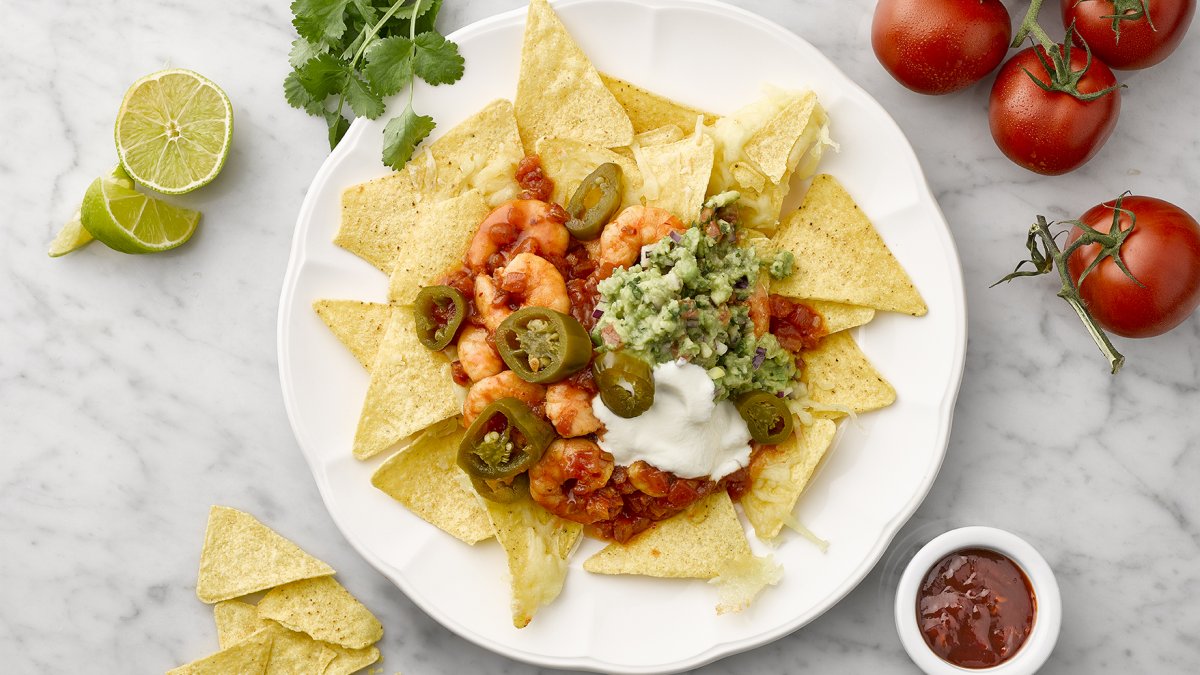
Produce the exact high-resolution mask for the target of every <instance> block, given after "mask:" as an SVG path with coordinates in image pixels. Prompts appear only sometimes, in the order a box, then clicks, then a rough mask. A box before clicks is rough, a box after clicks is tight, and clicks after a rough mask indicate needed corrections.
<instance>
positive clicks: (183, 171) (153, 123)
mask: <svg viewBox="0 0 1200 675" xmlns="http://www.w3.org/2000/svg"><path fill="white" fill-rule="evenodd" d="M115 137H116V143H117V155H118V157H119V158H120V160H121V164H122V165H123V166H124V167H125V170H126V171H128V172H129V175H130V177H132V178H133V180H135V181H137V183H138V184H140V185H144V186H146V187H148V188H150V189H151V190H154V191H156V192H161V193H163V194H183V193H185V192H191V191H192V190H195V189H196V188H198V187H200V186H202V185H207V184H208V183H209V182H211V181H212V180H213V179H214V178H216V177H217V174H218V173H220V171H221V167H223V166H224V165H225V158H226V157H227V156H228V154H229V142H230V140H231V139H232V138H233V107H232V106H231V105H230V103H229V97H227V96H226V95H225V92H223V91H221V88H220V87H218V86H217V85H216V84H213V82H212V81H211V80H209V79H207V78H205V77H203V76H201V75H199V74H198V73H194V72H192V71H190V70H182V69H173V70H164V71H160V72H157V73H153V74H151V75H147V76H146V77H143V78H142V79H140V80H138V81H137V82H134V83H133V85H132V86H131V87H129V91H127V92H125V99H124V100H123V101H121V110H120V111H119V112H118V113H117V125H116V131H115Z"/></svg>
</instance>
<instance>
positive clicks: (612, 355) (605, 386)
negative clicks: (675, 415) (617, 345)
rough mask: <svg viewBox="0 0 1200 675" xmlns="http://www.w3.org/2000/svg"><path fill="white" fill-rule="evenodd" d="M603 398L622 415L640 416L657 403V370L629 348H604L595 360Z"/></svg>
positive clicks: (616, 412)
mask: <svg viewBox="0 0 1200 675" xmlns="http://www.w3.org/2000/svg"><path fill="white" fill-rule="evenodd" d="M592 373H593V374H594V375H595V376H596V385H597V386H598V387H599V388H600V400H601V401H603V402H604V405H605V406H606V407H607V408H608V409H609V410H611V411H613V413H615V414H617V415H619V416H620V417H625V418H630V417H637V416H638V415H641V414H642V413H644V412H646V411H647V410H649V409H650V406H651V405H653V403H654V371H653V370H651V369H650V364H649V363H646V362H645V361H643V360H642V359H640V358H638V357H636V356H634V355H632V354H627V353H625V352H621V351H616V352H604V353H603V354H601V355H600V356H597V357H596V360H595V361H593V362H592Z"/></svg>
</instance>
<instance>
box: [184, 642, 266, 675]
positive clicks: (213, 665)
mask: <svg viewBox="0 0 1200 675" xmlns="http://www.w3.org/2000/svg"><path fill="white" fill-rule="evenodd" d="M270 655H271V642H270V640H262V641H255V642H242V643H240V644H236V645H234V646H232V647H230V648H229V649H222V650H221V651H219V652H217V653H215V654H209V655H208V656H206V657H204V658H202V659H200V660H199V661H192V662H191V663H189V664H187V665H186V666H179V667H178V668H173V669H171V670H168V671H167V675H229V674H230V673H237V674H238V675H263V673H265V672H266V671H267V659H268V658H270Z"/></svg>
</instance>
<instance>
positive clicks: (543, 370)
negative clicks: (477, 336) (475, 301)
mask: <svg viewBox="0 0 1200 675" xmlns="http://www.w3.org/2000/svg"><path fill="white" fill-rule="evenodd" d="M495 338H496V349H497V350H498V351H499V352H500V358H501V359H503V360H504V363H505V364H506V365H507V366H508V367H509V368H511V369H512V371H513V372H514V373H516V374H517V377H519V378H521V379H522V380H525V381H526V382H535V383H538V384H546V383H550V382H558V381H559V380H563V379H566V378H567V377H569V376H571V375H573V374H575V373H577V372H579V371H580V370H582V369H583V368H584V367H585V366H587V364H588V361H591V360H592V338H591V336H590V335H588V332H587V330H585V329H584V327H583V326H582V325H581V324H580V323H579V322H578V321H576V320H575V318H574V317H572V316H570V315H567V314H563V313H561V312H556V311H554V310H552V309H547V308H545V307H524V308H522V309H519V310H517V311H515V312H513V313H512V314H510V315H509V316H508V318H507V319H505V320H504V321H502V322H501V323H500V326H499V327H497V328H496V333H495Z"/></svg>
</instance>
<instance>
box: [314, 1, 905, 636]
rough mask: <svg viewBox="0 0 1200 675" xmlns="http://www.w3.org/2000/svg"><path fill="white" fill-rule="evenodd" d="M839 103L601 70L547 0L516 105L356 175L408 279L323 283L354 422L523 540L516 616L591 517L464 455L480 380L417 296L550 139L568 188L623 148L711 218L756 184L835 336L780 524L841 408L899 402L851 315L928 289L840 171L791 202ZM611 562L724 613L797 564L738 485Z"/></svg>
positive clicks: (790, 520)
mask: <svg viewBox="0 0 1200 675" xmlns="http://www.w3.org/2000/svg"><path fill="white" fill-rule="evenodd" d="M828 121H829V120H828V118H827V116H826V113H825V111H824V109H823V108H822V107H821V105H820V102H819V101H818V100H817V97H816V95H815V94H813V93H812V92H807V91H802V92H793V91H781V90H772V91H770V92H768V94H767V95H766V96H765V97H764V98H763V99H762V100H760V101H758V102H755V103H752V104H750V105H748V106H746V107H745V108H743V109H741V110H739V111H737V112H735V113H733V114H731V115H728V116H719V115H714V114H711V113H707V112H704V111H702V110H698V109H695V108H691V107H688V106H684V105H681V104H679V103H676V102H674V101H671V100H669V99H666V98H664V97H661V96H658V95H657V94H654V93H652V92H649V91H647V90H645V89H642V88H640V87H638V86H636V85H634V84H631V83H629V82H625V81H623V80H620V79H617V78H615V77H611V76H608V75H604V74H601V73H599V72H598V71H597V70H596V68H595V67H594V66H593V65H592V64H591V63H590V61H589V60H588V58H587V56H586V55H585V54H584V53H583V52H582V50H581V49H580V48H579V47H578V45H577V44H576V43H575V41H574V40H573V39H572V38H571V36H570V34H569V33H568V32H567V30H566V28H565V27H564V26H563V24H562V23H561V21H560V20H559V18H558V16H557V15H556V14H555V13H554V12H553V10H551V8H550V6H549V5H548V4H547V2H546V0H532V2H531V3H530V6H529V15H528V19H527V23H526V32H525V42H524V47H523V50H522V55H521V72H520V78H519V81H518V83H517V89H516V97H515V100H514V102H513V103H510V102H508V101H504V100H500V101H495V102H493V103H491V104H489V105H488V106H487V107H485V108H484V109H483V110H482V111H480V112H479V113H477V114H476V115H474V116H472V117H471V118H469V119H467V120H466V121H464V122H463V123H462V124H460V125H459V126H458V127H456V128H454V129H452V130H450V131H449V132H448V133H446V134H445V135H444V136H442V137H441V138H439V139H437V140H436V141H434V142H432V143H430V144H429V145H428V146H427V147H426V148H425V149H424V150H423V151H422V152H421V153H420V154H419V155H418V156H417V157H416V158H414V159H413V160H412V161H411V162H410V163H409V164H408V165H407V166H406V167H405V168H404V169H403V170H402V171H400V172H398V173H395V174H392V175H390V176H386V177H384V178H380V179H377V180H374V181H370V182H368V183H364V184H362V185H356V186H353V187H350V188H348V189H347V190H346V191H345V193H344V195H343V200H342V222H341V227H340V229H339V231H338V234H337V237H336V239H335V241H336V243H337V244H338V245H340V246H342V247H344V248H346V249H348V250H350V251H352V252H354V253H356V254H357V255H359V256H361V257H362V258H364V259H365V260H367V261H369V262H371V263H372V264H373V265H375V266H376V267H378V268H379V269H380V270H381V271H383V272H384V273H385V274H388V275H389V277H390V281H389V286H388V289H389V291H388V296H389V297H388V302H387V303H365V302H359V301H355V300H319V301H317V302H316V303H315V309H316V311H317V313H318V314H319V315H320V316H321V318H322V319H323V320H324V321H325V323H326V324H328V325H329V327H330V328H331V329H332V331H333V332H334V334H335V335H336V336H337V337H338V339H339V340H341V341H342V342H343V343H344V344H345V345H346V346H347V347H348V348H349V349H350V352H351V353H352V354H353V356H354V357H355V358H356V359H357V360H358V361H359V363H361V364H362V365H363V367H365V368H366V369H367V370H368V371H369V372H370V374H371V380H370V384H369V386H368V388H367V392H366V399H365V401H364V403H363V408H362V415H361V417H360V419H359V423H358V429H357V431H356V433H355V438H354V446H353V453H354V455H355V456H356V457H358V458H359V459H362V460H367V459H369V458H372V457H375V456H376V455H379V454H381V453H384V452H385V451H389V450H391V451H393V452H394V454H393V455H392V456H391V457H389V458H388V459H387V460H386V461H384V462H383V463H382V464H381V465H379V467H378V469H377V471H376V472H375V474H374V477H373V478H372V483H373V484H374V485H375V486H376V487H377V488H379V489H380V490H382V491H383V492H385V493H387V494H388V495H390V496H391V497H393V498H394V499H395V500H396V501H398V502H400V503H401V504H403V505H404V506H406V507H407V508H409V509H410V510H411V511H412V512H413V513H415V514H416V515H418V516H419V517H421V518H422V519H424V520H426V521H428V522H429V523H431V524H433V525H434V526H436V527H438V528H440V529H442V530H444V531H445V532H447V533H449V534H450V535H452V536H454V537H456V538H458V539H459V540H461V541H462V542H464V543H466V544H470V545H474V544H476V543H478V542H480V541H484V540H487V539H490V538H492V537H493V536H494V537H496V539H497V540H498V541H499V543H500V545H501V546H503V548H504V550H505V552H506V553H507V556H508V562H509V573H510V574H509V576H510V581H511V584H512V598H513V600H512V617H513V623H514V625H516V626H517V627H523V626H525V625H527V624H528V623H529V621H530V620H531V618H532V617H533V614H534V612H535V611H536V610H537V609H538V607H540V606H542V605H544V604H546V603H548V602H550V601H552V600H553V599H554V598H555V597H556V596H557V595H558V594H559V592H560V591H561V589H562V586H563V583H564V580H565V578H566V573H567V569H568V558H569V556H570V554H571V552H572V551H573V549H574V546H575V543H576V541H577V540H578V538H579V536H580V531H581V528H580V526H579V525H578V524H576V523H573V522H569V521H566V520H563V519H560V518H558V517H556V516H554V515H551V514H550V513H548V512H546V511H545V510H544V509H542V508H541V507H540V506H538V505H536V504H534V503H533V502H532V501H528V500H526V501H523V502H518V503H515V504H507V505H503V504H496V503H493V502H487V501H484V500H482V499H480V498H479V497H478V495H476V493H475V492H474V490H473V489H472V488H471V485H470V482H469V480H468V479H467V477H466V476H465V474H463V472H462V471H461V470H459V469H458V467H457V466H456V464H455V453H456V450H457V447H458V444H459V441H460V440H461V438H462V435H463V431H462V427H461V425H460V424H459V423H458V417H457V416H458V414H459V412H460V409H461V396H462V394H463V390H462V389H461V388H460V387H458V386H457V385H455V384H454V383H453V380H452V379H451V375H450V362H449V360H448V358H447V357H446V356H445V355H444V354H441V353H431V352H429V351H428V350H426V349H424V348H423V347H421V346H420V344H419V343H418V341H417V339H416V335H415V332H414V331H415V329H414V321H413V315H412V308H411V306H410V303H411V302H412V300H413V298H414V297H415V296H416V293H417V291H418V290H419V289H420V288H421V287H422V286H424V285H428V284H429V283H431V282H433V281H434V280H435V279H437V278H438V277H439V276H440V275H441V274H442V273H443V272H445V271H446V270H447V269H448V268H450V267H452V266H453V265H455V264H457V263H458V262H460V261H461V260H462V258H463V255H464V252H465V249H466V247H467V244H468V242H469V240H470V239H471V237H472V236H473V235H474V233H475V230H476V228H477V226H478V225H479V223H480V221H481V220H482V219H483V217H484V216H485V215H486V214H487V213H488V211H489V209H490V208H492V207H494V206H496V205H498V204H500V203H502V202H503V201H506V200H508V199H511V198H513V197H514V196H515V195H516V194H517V193H518V191H519V188H518V186H517V184H516V182H515V178H514V169H515V166H516V164H517V163H518V162H519V161H520V159H521V158H522V157H523V156H524V155H525V154H527V153H529V154H535V153H536V154H538V155H539V156H540V157H541V161H542V166H543V169H544V171H545V172H546V174H547V175H548V176H549V177H550V178H552V179H553V180H554V181H555V185H556V189H555V192H554V196H553V199H554V201H556V202H558V203H560V204H562V203H565V202H566V201H567V199H568V198H569V197H570V195H571V194H572V193H573V191H574V190H575V188H576V187H577V186H578V185H579V183H580V182H581V181H582V180H583V178H584V177H585V176H587V175H588V174H589V173H590V172H591V171H592V170H593V169H595V168H596V167H597V166H598V165H600V164H602V163H605V162H615V163H617V164H619V165H620V166H621V168H622V170H623V175H624V178H625V192H624V194H623V202H624V204H623V205H624V206H629V205H632V204H647V205H653V206H659V207H662V208H665V209H667V210H669V211H671V212H673V213H674V214H676V215H677V216H679V217H680V218H681V219H683V220H684V221H685V222H688V221H691V220H694V219H696V217H697V216H698V215H699V213H700V210H701V206H702V204H703V202H704V201H705V198H706V197H707V196H708V195H713V194H717V193H719V192H724V191H727V190H737V191H738V192H739V193H740V194H741V199H740V200H739V201H738V205H739V208H740V209H741V211H740V213H739V221H740V223H741V225H742V226H743V227H747V228H750V229H752V230H754V231H756V232H757V233H758V234H757V235H755V237H756V239H755V241H756V243H755V245H760V244H761V245H763V246H766V247H768V248H774V249H786V250H788V251H791V252H792V253H793V254H794V255H795V259H796V269H795V272H794V274H792V275H791V276H790V277H788V278H786V279H784V280H782V281H778V282H776V283H775V284H774V285H773V287H772V289H771V291H772V292H773V293H776V294H780V295H784V296H788V297H791V298H794V299H796V300H800V301H802V302H804V303H805V304H807V305H809V306H810V307H812V308H813V309H814V310H816V311H817V312H818V313H819V314H821V316H822V318H823V320H824V325H825V327H826V330H827V332H828V335H827V337H825V338H824V339H822V340H821V342H820V343H819V344H818V345H817V346H816V347H814V348H813V349H809V350H806V351H804V352H803V353H802V354H801V355H800V357H801V359H802V360H803V370H802V373H803V374H802V382H801V384H800V388H801V390H802V392H803V396H802V397H801V400H800V401H798V408H799V409H798V410H797V414H798V416H799V417H800V421H801V424H800V425H798V426H797V429H798V432H797V433H796V434H795V436H794V437H793V438H792V439H790V440H789V441H787V442H786V443H784V444H782V445H779V446H777V447H774V448H771V449H769V450H768V451H767V452H766V453H765V454H764V455H763V457H762V459H761V460H760V462H757V463H756V465H755V467H754V471H753V474H754V483H753V488H752V490H751V491H750V493H749V494H748V495H746V496H745V498H744V499H743V500H742V501H741V507H742V510H743V511H744V512H745V514H746V516H747V519H748V520H749V521H750V523H751V525H752V526H753V528H754V531H755V533H756V534H757V536H758V537H759V538H760V539H762V540H767V541H769V540H773V539H775V538H776V537H778V536H779V534H780V531H781V530H782V528H783V526H784V525H792V526H793V527H794V528H800V527H801V526H800V525H799V524H798V523H796V521H795V519H794V517H793V516H792V512H793V510H794V508H795V505H796V503H797V500H798V499H799V498H800V495H801V493H802V492H803V491H804V489H805V487H806V486H807V485H808V483H809V481H810V479H811V477H812V476H813V473H814V471H815V470H816V469H817V467H818V466H819V464H820V463H821V461H822V458H823V457H824V456H825V454H826V452H827V451H828V450H829V448H830V446H831V444H832V442H833V439H834V436H835V434H836V428H837V427H836V423H835V420H838V419H840V418H843V417H846V416H848V415H853V414H857V413H863V412H867V411H870V410H875V409H878V408H882V407H885V406H887V405H890V404H891V403H892V402H893V401H894V400H895V397H896V393H895V391H894V390H893V388H892V386H891V385H890V384H889V383H888V382H887V380H886V379H884V377H883V376H882V375H881V374H879V373H878V372H877V371H876V370H875V368H874V367H873V366H872V365H871V363H870V362H869V361H868V360H867V358H866V356H865V355H864V354H863V353H862V351H861V350H859V348H858V346H857V345H856V344H855V342H854V340H853V338H851V337H850V334H849V333H848V332H847V331H848V330H849V329H851V328H854V327H857V326H861V325H863V324H865V323H867V322H869V321H871V320H872V318H874V316H875V312H876V311H891V312H902V313H907V314H911V315H914V316H920V315H922V314H924V313H925V311H926V307H925V304H924V302H923V301H922V299H921V296H920V294H919V293H918V292H917V290H916V288H915V287H914V286H913V284H912V281H911V280H910V279H909V277H908V275H907V274H906V273H905V271H904V269H903V268H902V267H901V266H900V264H899V263H898V262H897V261H896V259H895V258H894V257H893V256H892V253H891V252H890V251H889V250H888V248H887V246H886V244H885V243H884V242H883V239H882V238H881V237H880V236H879V233H878V232H877V231H876V230H875V228H874V226H873V225H872V224H871V222H870V221H869V220H868V219H867V217H866V216H865V214H863V213H862V211H861V210H860V209H859V208H858V206H857V205H856V204H855V203H854V201H853V199H852V198H851V197H850V195H849V194H848V193H847V192H846V191H845V190H844V189H843V188H842V187H841V185H840V184H839V183H838V182H837V180H835V179H834V178H833V177H831V176H826V175H822V176H817V177H816V178H815V179H814V180H813V182H812V187H811V188H810V189H809V190H808V192H807V194H806V196H805V199H804V203H803V206H802V207H801V208H800V209H799V210H798V211H795V212H793V213H789V214H785V215H783V217H782V218H780V215H781V214H780V210H781V208H782V204H783V200H784V197H786V195H787V193H788V190H789V188H790V186H791V185H793V184H797V183H799V182H800V181H801V180H803V179H807V178H809V177H811V176H812V175H813V174H814V173H815V172H816V168H817V164H818V163H819V161H820V160H821V156H822V154H823V152H824V151H825V150H826V149H827V148H832V147H836V146H834V144H833V143H832V141H831V140H830V139H829V135H828ZM583 568H584V570H587V571H588V572H591V573H596V574H641V575H650V576H658V577H677V578H697V579H708V580H710V581H712V582H714V583H717V584H719V586H720V601H719V604H718V611H719V612H725V611H738V610H741V609H743V608H745V607H746V606H747V605H748V604H749V603H750V601H751V600H752V599H753V598H754V597H755V595H756V594H757V593H758V592H759V591H760V590H761V589H762V588H763V587H764V586H765V585H768V584H773V583H775V582H776V581H778V579H779V575H780V573H781V570H780V569H779V567H778V566H777V565H776V564H775V563H774V561H773V560H772V559H771V558H770V556H767V557H756V556H754V555H753V553H752V552H751V548H750V543H749V539H748V538H747V535H746V532H745V530H744V529H743V527H742V525H741V522H740V521H739V519H738V515H737V511H736V508H735V505H734V504H733V503H732V501H730V499H729V496H728V495H726V494H724V493H721V494H717V495H713V496H711V497H709V498H707V499H705V500H703V501H702V502H700V503H697V504H695V505H694V506H693V507H692V508H691V509H689V510H688V511H686V512H685V513H682V514H680V515H679V516H677V517H675V518H672V519H670V520H667V521H664V522H662V523H660V524H658V525H656V526H655V527H653V528H651V529H650V530H648V531H647V532H645V533H643V534H642V535H640V536H638V537H636V538H634V539H633V540H632V541H630V542H628V543H627V544H625V545H618V544H612V545H610V546H608V547H606V548H604V549H603V550H602V551H600V552H599V553H597V554H596V555H594V556H592V557H591V558H589V559H588V560H586V561H585V562H584V563H583Z"/></svg>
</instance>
